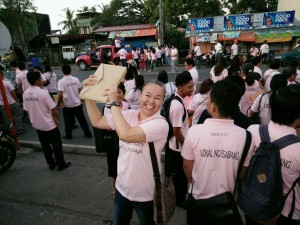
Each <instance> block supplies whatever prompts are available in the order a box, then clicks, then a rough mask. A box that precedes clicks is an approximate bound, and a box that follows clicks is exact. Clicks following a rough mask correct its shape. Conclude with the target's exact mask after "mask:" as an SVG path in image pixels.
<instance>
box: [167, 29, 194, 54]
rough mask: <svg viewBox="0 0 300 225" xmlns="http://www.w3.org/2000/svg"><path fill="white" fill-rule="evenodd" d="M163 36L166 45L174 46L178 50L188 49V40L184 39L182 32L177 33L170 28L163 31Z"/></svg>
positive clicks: (177, 31)
mask: <svg viewBox="0 0 300 225" xmlns="http://www.w3.org/2000/svg"><path fill="white" fill-rule="evenodd" d="M164 35H165V36H164V38H165V43H166V44H169V45H172V44H174V45H175V46H176V47H177V48H178V49H188V48H189V40H188V39H187V38H186V37H185V33H184V32H182V31H179V30H177V29H176V28H170V29H168V30H166V31H165V34H164Z"/></svg>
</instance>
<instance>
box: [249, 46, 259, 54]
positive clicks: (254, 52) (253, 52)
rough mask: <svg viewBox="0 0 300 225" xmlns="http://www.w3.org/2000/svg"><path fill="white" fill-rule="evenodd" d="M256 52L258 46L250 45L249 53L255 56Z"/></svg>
mask: <svg viewBox="0 0 300 225" xmlns="http://www.w3.org/2000/svg"><path fill="white" fill-rule="evenodd" d="M258 53H259V51H258V48H256V47H252V48H251V49H250V55H252V56H257V55H258Z"/></svg>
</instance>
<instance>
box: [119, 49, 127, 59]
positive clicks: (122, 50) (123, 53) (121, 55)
mask: <svg viewBox="0 0 300 225" xmlns="http://www.w3.org/2000/svg"><path fill="white" fill-rule="evenodd" d="M118 54H120V59H126V55H127V51H126V50H125V49H124V48H122V49H120V50H119V51H118Z"/></svg>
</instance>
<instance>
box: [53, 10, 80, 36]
mask: <svg viewBox="0 0 300 225" xmlns="http://www.w3.org/2000/svg"><path fill="white" fill-rule="evenodd" d="M63 11H64V12H65V13H66V18H65V20H63V21H61V22H59V23H58V24H57V25H63V27H62V30H65V31H67V32H68V34H77V33H78V28H77V25H76V18H75V17H74V10H71V9H69V7H67V8H64V9H63Z"/></svg>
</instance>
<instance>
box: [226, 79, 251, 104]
mask: <svg viewBox="0 0 300 225" xmlns="http://www.w3.org/2000/svg"><path fill="white" fill-rule="evenodd" d="M225 80H231V81H233V82H234V83H235V84H236V85H237V86H238V87H239V89H240V91H238V92H236V93H235V94H236V95H237V98H239V101H240V99H241V98H242V96H243V95H244V93H245V91H246V86H245V81H244V79H243V78H241V76H239V75H233V76H229V77H226V78H225ZM237 104H238V103H237Z"/></svg>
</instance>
